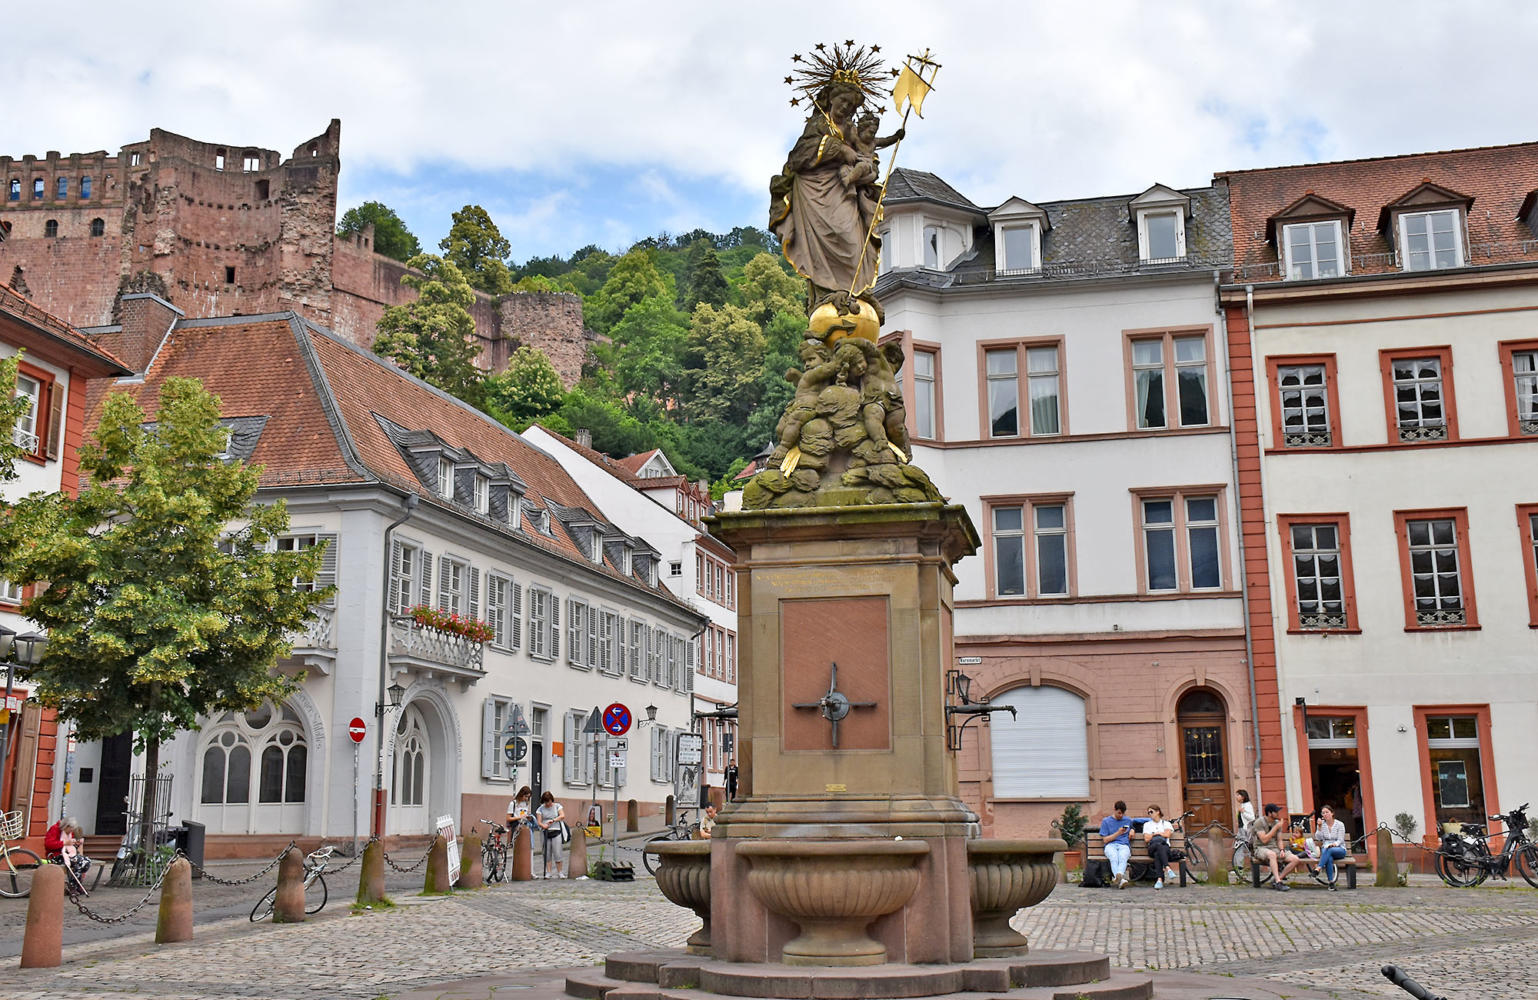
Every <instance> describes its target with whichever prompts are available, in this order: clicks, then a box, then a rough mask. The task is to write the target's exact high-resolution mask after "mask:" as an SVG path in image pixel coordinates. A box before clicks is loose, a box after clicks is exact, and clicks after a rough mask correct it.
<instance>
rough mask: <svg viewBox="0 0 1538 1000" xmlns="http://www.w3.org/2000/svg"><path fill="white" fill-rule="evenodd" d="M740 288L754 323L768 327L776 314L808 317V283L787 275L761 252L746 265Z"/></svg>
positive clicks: (774, 261)
mask: <svg viewBox="0 0 1538 1000" xmlns="http://www.w3.org/2000/svg"><path fill="white" fill-rule="evenodd" d="M737 288H738V290H739V291H740V292H741V293H742V302H743V305H745V306H746V307H747V310H748V315H749V316H751V317H752V318H753V321H754V322H755V323H759V324H761V325H762V324H767V323H768V322H769V320H770V318H771V317H773V316H774V314H775V313H787V314H789V315H792V316H802V317H805V316H806V282H805V281H803V280H802V279H800V278H798V277H796V276H795V275H793V274H788V273H786V271H785V269H784V268H783V267H781V266H780V262H779V260H778V259H776V258H775V257H774V256H773V255H772V254H767V253H760V254H758V255H756V256H755V257H753V259H752V260H750V261H748V262H747V263H746V264H744V265H743V266H742V280H741V282H739V283H738V285H737ZM802 326H803V328H804V327H805V323H804V322H803V324H802Z"/></svg>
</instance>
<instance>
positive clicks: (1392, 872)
mask: <svg viewBox="0 0 1538 1000" xmlns="http://www.w3.org/2000/svg"><path fill="white" fill-rule="evenodd" d="M1372 884H1373V885H1375V886H1378V887H1379V888H1380V889H1381V888H1390V889H1392V888H1395V887H1396V886H1398V885H1399V866H1398V865H1396V864H1395V863H1394V835H1393V834H1392V833H1389V832H1388V831H1387V830H1379V831H1378V866H1377V869H1376V871H1375V873H1374V877H1373V883H1372Z"/></svg>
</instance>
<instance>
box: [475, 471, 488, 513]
mask: <svg viewBox="0 0 1538 1000" xmlns="http://www.w3.org/2000/svg"><path fill="white" fill-rule="evenodd" d="M475 512H476V513H477V514H490V513H491V480H489V479H487V478H486V477H485V476H482V475H477V476H476V477H475Z"/></svg>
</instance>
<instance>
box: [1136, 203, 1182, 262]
mask: <svg viewBox="0 0 1538 1000" xmlns="http://www.w3.org/2000/svg"><path fill="white" fill-rule="evenodd" d="M1137 230H1138V256H1139V257H1140V258H1141V259H1142V260H1143V261H1145V262H1147V261H1164V260H1180V259H1182V258H1183V257H1185V255H1186V232H1185V230H1186V227H1185V219H1184V218H1183V217H1182V215H1181V213H1180V212H1178V211H1174V210H1165V211H1142V212H1139V213H1138V217H1137Z"/></svg>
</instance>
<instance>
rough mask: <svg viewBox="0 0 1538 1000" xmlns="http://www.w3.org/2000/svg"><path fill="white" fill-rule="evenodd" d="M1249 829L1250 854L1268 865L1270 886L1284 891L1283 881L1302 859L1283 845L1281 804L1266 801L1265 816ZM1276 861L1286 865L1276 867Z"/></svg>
mask: <svg viewBox="0 0 1538 1000" xmlns="http://www.w3.org/2000/svg"><path fill="white" fill-rule="evenodd" d="M1251 829H1252V830H1253V831H1254V836H1253V837H1252V838H1251V843H1252V847H1251V848H1250V856H1251V857H1253V858H1254V859H1255V860H1256V861H1257V862H1259V863H1260V864H1263V865H1269V866H1270V868H1271V880H1272V881H1271V888H1273V889H1276V890H1277V891H1279V892H1286V891H1287V890H1288V888H1289V887H1288V885H1287V883H1286V881H1285V880H1286V878H1287V876H1288V875H1291V874H1292V873H1293V872H1294V871H1296V870H1297V868H1298V866H1299V865H1302V864H1303V860H1302V859H1301V858H1299V857H1298V856H1297V855H1296V854H1293V853H1292V852H1291V851H1289V850H1288V849H1287V848H1286V847H1285V846H1284V845H1285V843H1286V835H1287V833H1286V831H1287V824H1286V823H1285V822H1284V821H1283V820H1282V808H1281V806H1279V805H1277V804H1276V803H1275V802H1267V803H1266V808H1265V818H1264V819H1262V820H1261V821H1260V822H1258V823H1255V824H1253V825H1252V827H1251ZM1278 861H1284V862H1286V866H1285V867H1282V868H1280V869H1278V866H1277V862H1278Z"/></svg>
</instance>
